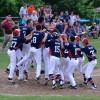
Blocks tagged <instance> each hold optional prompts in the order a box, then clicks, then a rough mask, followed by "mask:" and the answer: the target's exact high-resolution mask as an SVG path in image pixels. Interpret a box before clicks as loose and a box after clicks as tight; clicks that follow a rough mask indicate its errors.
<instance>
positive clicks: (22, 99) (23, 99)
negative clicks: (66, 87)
mask: <svg viewBox="0 0 100 100" xmlns="http://www.w3.org/2000/svg"><path fill="white" fill-rule="evenodd" d="M0 100H100V97H94V96H92V97H87V96H86V97H83V96H0Z"/></svg>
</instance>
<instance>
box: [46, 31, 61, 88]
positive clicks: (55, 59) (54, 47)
mask: <svg viewBox="0 0 100 100" xmlns="http://www.w3.org/2000/svg"><path fill="white" fill-rule="evenodd" d="M52 35H53V38H52V39H51V40H47V41H46V46H47V47H49V50H50V51H49V52H50V65H49V77H50V79H51V80H52V89H55V88H56V87H57V85H56V80H55V72H56V76H57V78H58V79H59V83H60V88H63V82H62V78H61V74H60V69H59V67H60V49H61V47H62V48H63V42H62V39H61V38H60V34H59V33H57V32H53V33H52Z"/></svg>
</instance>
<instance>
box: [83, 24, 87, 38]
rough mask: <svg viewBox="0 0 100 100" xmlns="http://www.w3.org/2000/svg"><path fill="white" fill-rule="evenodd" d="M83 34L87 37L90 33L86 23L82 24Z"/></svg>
mask: <svg viewBox="0 0 100 100" xmlns="http://www.w3.org/2000/svg"><path fill="white" fill-rule="evenodd" d="M82 34H83V36H84V37H87V35H88V29H87V26H86V24H85V23H84V24H83V25H82Z"/></svg>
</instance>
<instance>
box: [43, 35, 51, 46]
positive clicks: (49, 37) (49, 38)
mask: <svg viewBox="0 0 100 100" xmlns="http://www.w3.org/2000/svg"><path fill="white" fill-rule="evenodd" d="M46 40H52V34H48V36H47V39H46ZM44 47H46V48H47V47H48V45H47V44H46V43H45V46H44Z"/></svg>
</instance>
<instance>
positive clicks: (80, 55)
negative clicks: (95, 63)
mask: <svg viewBox="0 0 100 100" xmlns="http://www.w3.org/2000/svg"><path fill="white" fill-rule="evenodd" d="M76 46H77V48H81V46H80V44H79V43H76ZM77 55H78V57H83V53H82V51H81V50H80V51H77Z"/></svg>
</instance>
